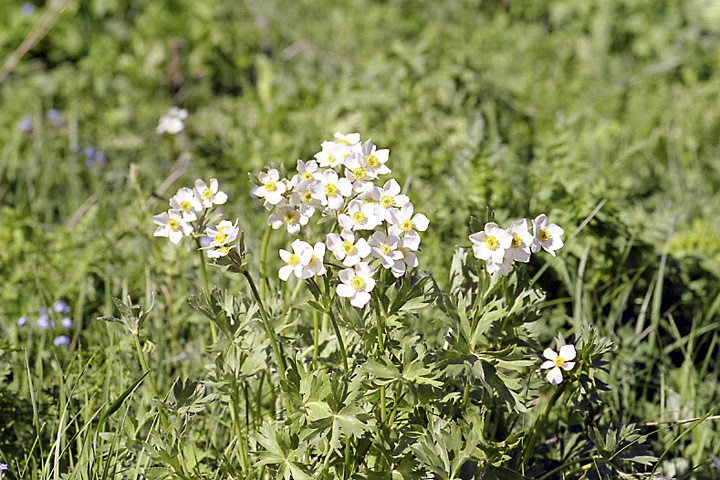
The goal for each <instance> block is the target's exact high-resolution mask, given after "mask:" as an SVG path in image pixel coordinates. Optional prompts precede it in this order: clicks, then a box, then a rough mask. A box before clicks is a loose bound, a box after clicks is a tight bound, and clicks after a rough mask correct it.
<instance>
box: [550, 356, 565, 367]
mask: <svg viewBox="0 0 720 480" xmlns="http://www.w3.org/2000/svg"><path fill="white" fill-rule="evenodd" d="M553 365H555V366H556V367H562V366H563V365H565V359H564V358H563V357H561V356H560V355H558V356H557V357H555V360H553Z"/></svg>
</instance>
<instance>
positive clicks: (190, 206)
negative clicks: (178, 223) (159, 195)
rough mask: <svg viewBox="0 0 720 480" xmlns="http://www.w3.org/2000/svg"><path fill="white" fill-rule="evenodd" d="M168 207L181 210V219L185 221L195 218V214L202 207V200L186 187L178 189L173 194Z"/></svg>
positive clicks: (191, 220)
mask: <svg viewBox="0 0 720 480" xmlns="http://www.w3.org/2000/svg"><path fill="white" fill-rule="evenodd" d="M170 207H171V208H172V209H174V210H179V211H180V212H182V216H183V220H185V221H186V222H194V221H195V220H197V214H198V213H200V212H201V211H202V209H203V205H202V202H201V201H200V199H199V198H198V197H197V195H195V192H194V191H193V190H192V189H190V188H187V187H183V188H181V189H180V190H178V191H177V193H176V194H175V196H174V197H172V198H171V199H170Z"/></svg>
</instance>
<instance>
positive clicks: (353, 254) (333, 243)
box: [327, 230, 370, 267]
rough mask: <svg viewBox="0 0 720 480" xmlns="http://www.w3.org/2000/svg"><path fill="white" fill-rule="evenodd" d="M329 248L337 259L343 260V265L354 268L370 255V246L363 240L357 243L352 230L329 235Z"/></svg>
mask: <svg viewBox="0 0 720 480" xmlns="http://www.w3.org/2000/svg"><path fill="white" fill-rule="evenodd" d="M327 246H328V248H329V249H330V251H331V252H333V254H334V255H335V258H337V259H338V260H342V262H343V265H345V266H346V267H352V266H353V265H356V264H358V263H360V260H362V259H364V258H365V257H367V256H368V255H370V245H368V242H367V241H366V240H365V239H364V238H361V239H359V240H358V241H357V243H356V242H355V234H354V233H353V232H352V231H351V230H343V231H342V232H341V233H340V234H339V235H338V234H337V233H328V234H327Z"/></svg>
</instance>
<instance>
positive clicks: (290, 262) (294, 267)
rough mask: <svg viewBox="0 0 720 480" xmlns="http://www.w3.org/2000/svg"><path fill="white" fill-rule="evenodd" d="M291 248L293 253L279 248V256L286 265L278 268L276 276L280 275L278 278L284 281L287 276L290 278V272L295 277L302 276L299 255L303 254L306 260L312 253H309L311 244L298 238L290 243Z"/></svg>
mask: <svg viewBox="0 0 720 480" xmlns="http://www.w3.org/2000/svg"><path fill="white" fill-rule="evenodd" d="M292 249H293V253H290V252H288V251H287V250H282V249H281V250H280V258H282V260H283V262H285V263H287V265H285V266H284V267H281V268H280V270H279V271H278V276H279V277H280V280H283V281H285V282H286V281H287V279H288V278H290V274H291V273H294V274H295V276H296V277H297V278H302V271H303V265H302V263H301V261H300V257H301V256H303V257H305V259H306V261H308V260H310V256H311V255H312V253H310V252H311V250H312V246H311V245H310V244H309V243H307V242H303V241H302V240H300V239H299V238H298V239H297V240H295V241H294V242H293V243H292ZM306 252H308V253H306Z"/></svg>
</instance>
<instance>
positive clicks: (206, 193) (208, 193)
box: [202, 187, 213, 200]
mask: <svg viewBox="0 0 720 480" xmlns="http://www.w3.org/2000/svg"><path fill="white" fill-rule="evenodd" d="M212 196H213V192H212V190H210V187H205V190H203V191H202V197H203V198H204V199H205V200H207V199H208V198H210V197H212Z"/></svg>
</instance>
